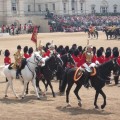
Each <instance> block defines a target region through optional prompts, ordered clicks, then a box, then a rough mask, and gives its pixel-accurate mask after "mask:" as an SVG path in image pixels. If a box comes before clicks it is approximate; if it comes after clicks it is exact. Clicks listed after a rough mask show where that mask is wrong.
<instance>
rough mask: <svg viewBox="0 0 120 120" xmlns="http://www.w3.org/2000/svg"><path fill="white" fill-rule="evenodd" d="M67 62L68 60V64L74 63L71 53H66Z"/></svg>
mask: <svg viewBox="0 0 120 120" xmlns="http://www.w3.org/2000/svg"><path fill="white" fill-rule="evenodd" d="M67 62H69V63H70V64H73V65H75V61H74V59H73V57H72V55H71V54H69V53H68V54H67Z"/></svg>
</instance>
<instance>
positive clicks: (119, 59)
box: [117, 56, 120, 65]
mask: <svg viewBox="0 0 120 120" xmlns="http://www.w3.org/2000/svg"><path fill="white" fill-rule="evenodd" d="M117 62H118V65H120V56H119V57H118V58H117Z"/></svg>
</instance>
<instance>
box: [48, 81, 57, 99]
mask: <svg viewBox="0 0 120 120" xmlns="http://www.w3.org/2000/svg"><path fill="white" fill-rule="evenodd" d="M47 85H49V86H50V88H51V90H52V94H53V97H56V95H55V92H54V90H53V86H52V84H51V81H50V80H47Z"/></svg>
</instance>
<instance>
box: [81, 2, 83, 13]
mask: <svg viewBox="0 0 120 120" xmlns="http://www.w3.org/2000/svg"><path fill="white" fill-rule="evenodd" d="M80 10H81V13H83V3H80Z"/></svg>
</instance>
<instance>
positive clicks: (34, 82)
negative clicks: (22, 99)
mask: <svg viewBox="0 0 120 120" xmlns="http://www.w3.org/2000/svg"><path fill="white" fill-rule="evenodd" d="M32 84H33V87H34V90H35V93H36V95H37V99H38V100H40V95H39V93H38V90H37V87H36V79H35V78H34V79H33V81H32Z"/></svg>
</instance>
